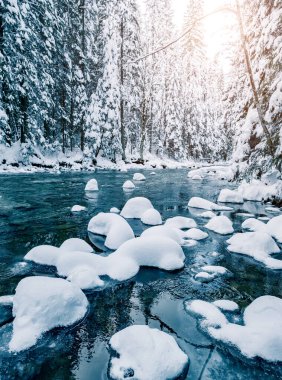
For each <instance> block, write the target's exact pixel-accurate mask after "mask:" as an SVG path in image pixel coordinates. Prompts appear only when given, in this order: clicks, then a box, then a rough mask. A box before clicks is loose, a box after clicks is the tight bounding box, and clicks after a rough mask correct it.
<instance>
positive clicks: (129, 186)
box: [122, 181, 135, 190]
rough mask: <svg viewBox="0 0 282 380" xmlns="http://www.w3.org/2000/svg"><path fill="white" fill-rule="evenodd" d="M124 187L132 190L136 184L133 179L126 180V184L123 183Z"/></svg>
mask: <svg viewBox="0 0 282 380" xmlns="http://www.w3.org/2000/svg"><path fill="white" fill-rule="evenodd" d="M122 187H123V188H124V189H125V190H132V189H135V185H134V183H133V182H132V181H125V182H124V184H123V185H122Z"/></svg>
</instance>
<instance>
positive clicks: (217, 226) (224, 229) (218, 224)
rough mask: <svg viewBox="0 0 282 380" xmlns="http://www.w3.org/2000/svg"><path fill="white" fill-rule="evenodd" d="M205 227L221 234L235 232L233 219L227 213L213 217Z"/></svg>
mask: <svg viewBox="0 0 282 380" xmlns="http://www.w3.org/2000/svg"><path fill="white" fill-rule="evenodd" d="M205 227H206V228H207V229H209V230H211V231H214V232H216V233H217V234H221V235H227V234H232V233H233V232H234V228H233V225H232V222H231V220H230V219H229V218H227V216H225V215H219V216H215V217H213V218H212V219H211V220H210V221H209V222H208V223H207V224H206V225H205Z"/></svg>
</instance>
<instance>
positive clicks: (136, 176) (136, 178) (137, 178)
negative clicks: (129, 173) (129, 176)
mask: <svg viewBox="0 0 282 380" xmlns="http://www.w3.org/2000/svg"><path fill="white" fill-rule="evenodd" d="M145 179H146V177H145V176H144V174H142V173H134V175H133V181H145Z"/></svg>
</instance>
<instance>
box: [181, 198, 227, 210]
mask: <svg viewBox="0 0 282 380" xmlns="http://www.w3.org/2000/svg"><path fill="white" fill-rule="evenodd" d="M188 207H194V208H200V209H204V210H208V211H230V210H232V208H230V207H226V206H220V205H217V204H216V203H213V202H210V201H208V200H206V199H203V198H199V197H193V198H191V199H190V201H189V203H188Z"/></svg>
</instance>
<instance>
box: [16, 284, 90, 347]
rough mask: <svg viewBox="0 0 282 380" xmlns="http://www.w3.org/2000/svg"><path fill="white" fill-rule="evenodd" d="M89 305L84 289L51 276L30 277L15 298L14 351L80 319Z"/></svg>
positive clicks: (18, 290) (21, 285) (31, 344)
mask: <svg viewBox="0 0 282 380" xmlns="http://www.w3.org/2000/svg"><path fill="white" fill-rule="evenodd" d="M87 307H88V301H87V298H86V297H85V295H84V294H83V292H82V291H81V290H80V289H79V288H78V287H77V286H76V285H74V284H71V283H70V282H68V281H66V280H63V279H60V278H51V277H27V278H24V279H23V280H21V281H20V282H19V284H18V286H17V288H16V294H15V296H14V302H13V316H14V317H15V319H14V321H13V335H12V339H11V341H10V343H9V349H10V350H11V351H22V350H25V349H28V348H30V347H32V346H33V345H34V344H36V342H37V340H38V339H39V338H40V337H41V335H42V334H43V333H45V332H47V331H49V330H51V329H53V328H55V327H62V326H70V325H72V324H74V323H76V322H78V321H79V320H81V319H82V318H83V317H84V316H85V314H86V312H87Z"/></svg>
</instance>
